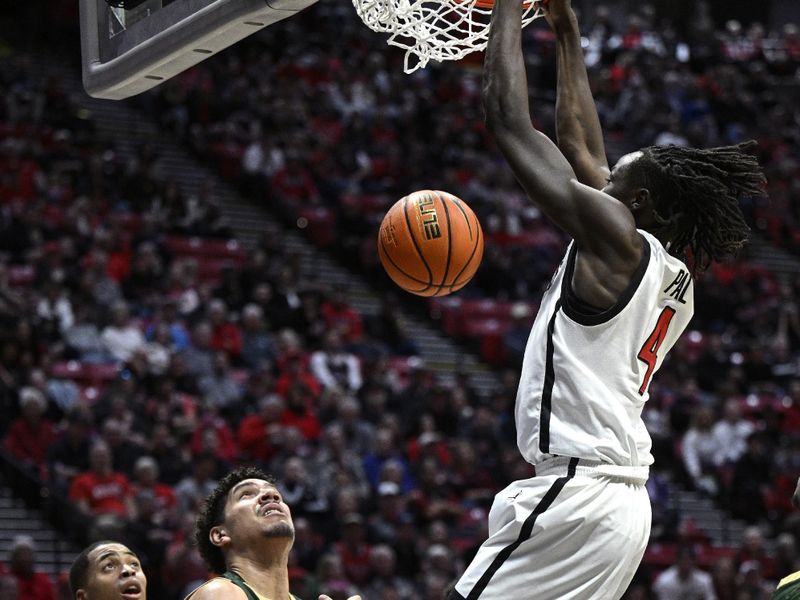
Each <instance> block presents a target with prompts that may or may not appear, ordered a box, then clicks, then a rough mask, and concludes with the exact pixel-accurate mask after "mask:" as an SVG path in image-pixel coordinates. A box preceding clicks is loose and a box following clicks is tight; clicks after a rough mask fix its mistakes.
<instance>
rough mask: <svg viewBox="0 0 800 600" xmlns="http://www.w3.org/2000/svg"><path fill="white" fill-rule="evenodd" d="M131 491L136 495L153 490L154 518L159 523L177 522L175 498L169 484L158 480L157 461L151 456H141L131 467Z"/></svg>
mask: <svg viewBox="0 0 800 600" xmlns="http://www.w3.org/2000/svg"><path fill="white" fill-rule="evenodd" d="M133 475H134V477H135V479H134V481H133V485H132V486H131V487H132V491H133V494H134V495H136V494H138V493H139V492H141V491H144V490H150V491H151V492H153V501H154V504H155V506H154V520H155V521H156V522H157V523H160V524H167V525H170V524H174V523H176V522H177V512H176V507H177V498H176V496H175V491H174V490H173V489H172V487H171V486H169V485H167V484H165V483H160V482H159V481H158V463H156V461H155V459H154V458H153V457H152V456H142V457H140V458H139V459H138V460H137V461H136V464H135V465H134V467H133Z"/></svg>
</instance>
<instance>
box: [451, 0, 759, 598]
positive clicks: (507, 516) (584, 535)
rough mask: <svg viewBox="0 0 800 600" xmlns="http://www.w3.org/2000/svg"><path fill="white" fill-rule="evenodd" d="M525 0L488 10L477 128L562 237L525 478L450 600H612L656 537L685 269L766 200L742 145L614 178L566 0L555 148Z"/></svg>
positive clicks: (526, 363)
mask: <svg viewBox="0 0 800 600" xmlns="http://www.w3.org/2000/svg"><path fill="white" fill-rule="evenodd" d="M521 13H522V2H520V1H519V0H495V7H494V11H493V15H492V24H491V30H490V33H489V44H488V48H487V53H486V59H485V72H484V78H485V79H484V92H483V102H484V109H485V112H486V123H487V126H488V128H489V130H490V132H491V133H492V135H493V137H494V139H495V140H496V142H497V145H498V147H499V148H500V150H501V151H502V153H503V154H504V156H505V157H506V159H507V160H508V162H509V164H510V165H511V168H512V169H513V171H514V173H515V175H516V176H517V179H518V180H519V181H520V183H521V184H522V186H523V187H524V188H525V190H526V192H527V193H528V196H529V197H530V199H531V201H532V202H534V203H535V204H536V205H537V206H538V207H539V208H540V209H541V210H542V212H543V213H544V214H545V215H547V217H548V218H550V219H551V220H552V221H553V222H554V223H555V224H556V225H558V226H559V227H561V228H562V229H563V230H564V231H566V232H567V233H568V234H569V235H570V236H571V237H572V242H571V243H570V245H569V248H568V249H567V253H566V256H565V257H564V259H563V260H562V262H561V265H560V266H559V268H558V270H557V271H556V273H555V275H554V276H553V279H552V283H551V285H550V287H549V289H548V291H547V292H546V293H545V295H544V297H543V299H542V302H541V307H540V309H539V313H538V315H537V317H536V320H535V322H534V324H533V328H532V330H531V333H530V337H529V340H528V344H527V347H526V351H525V357H524V360H523V366H522V373H521V380H520V384H519V389H518V392H517V402H516V425H517V442H518V446H519V448H520V451H521V452H522V455H523V456H524V458H525V459H526V460H527V461H528V462H530V463H532V464H534V465H535V466H536V477H533V478H531V479H527V480H523V481H516V482H514V483H512V484H511V485H509V486H508V487H507V488H506V489H505V490H503V491H501V492H500V493H498V494H497V496H496V497H495V501H494V504H493V506H492V508H491V511H490V513H489V538H488V539H487V540H486V542H485V543H484V544H483V545H482V546H481V548H480V550H479V551H478V553H477V555H476V556H475V558H474V559H473V561H472V563H471V564H470V565H469V566H468V567H467V569H466V571H465V573H464V574H463V576H462V577H461V579H459V581H458V582H457V583H456V585H455V589H454V590H453V591H452V592H451V594H450V599H451V600H455V599H458V600H464V599H466V600H477V599H478V598H480V599H481V600H501V599H502V600H507V599H508V598H531V599H533V598H535V599H536V600H556V599H558V600H568V599H581V600H589V599H591V600H607V599H616V598H619V597H620V596H622V594H623V593H624V592H625V590H626V588H627V586H628V584H629V583H630V580H631V578H632V577H633V574H634V571H635V570H636V568H637V566H638V564H639V562H640V560H641V558H642V554H643V553H644V550H645V546H646V544H647V540H648V536H649V533H650V502H649V499H648V495H647V491H646V490H645V487H644V484H645V482H646V481H647V477H648V467H649V465H650V464H651V463H652V460H653V459H652V456H651V454H650V446H651V443H650V437H649V435H648V433H647V430H646V429H645V426H644V423H643V422H642V420H641V412H642V407H643V405H644V403H645V402H646V401H647V398H648V385H649V383H650V381H651V379H652V377H653V374H654V373H655V372H656V371H657V370H658V368H659V366H660V365H661V363H662V361H663V360H664V356H665V355H666V353H667V352H668V351H669V349H670V348H672V346H673V344H674V343H675V341H676V340H677V339H678V337H679V335H680V334H681V332H682V331H683V329H684V328H685V327H686V325H687V323H688V322H689V319H690V318H691V316H692V311H693V282H692V270H691V269H689V268H688V267H687V266H686V264H685V263H684V262H683V261H682V260H681V259H680V258H679V257H681V256H682V255H683V254H684V253H686V252H690V253H691V254H692V255H693V259H694V265H695V267H696V268H701V269H702V268H704V267H706V266H707V265H708V264H709V263H710V262H711V261H712V260H718V259H722V258H723V257H725V256H727V255H729V254H733V253H735V251H736V250H738V249H739V248H741V247H742V245H743V244H744V243H745V241H746V239H747V234H748V228H747V226H746V224H745V222H744V220H743V217H742V214H741V211H740V209H739V198H740V197H741V196H743V195H763V193H764V191H763V190H764V176H763V174H762V172H761V169H760V168H759V166H758V163H757V161H756V160H755V159H754V158H753V157H751V156H750V155H749V154H748V150H750V146H751V145H750V144H746V145H740V146H734V147H725V148H715V149H708V150H694V149H689V148H679V147H674V146H668V147H650V148H645V149H643V150H641V151H638V152H634V153H632V154H628V155H626V156H624V157H622V158H621V159H620V160H619V162H618V163H617V164H616V165H615V166H614V168H613V169H611V170H610V171H609V168H608V163H607V162H606V157H605V151H604V146H603V140H602V132H601V129H600V123H599V119H598V116H597V112H596V109H595V106H594V102H593V99H592V97H591V92H590V89H589V83H588V78H587V74H586V68H585V64H584V60H583V54H582V51H581V43H580V34H579V31H578V25H577V20H576V18H575V15H574V13H573V11H572V9H571V7H570V3H569V0H550V1H549V4H548V6H547V15H546V17H547V20H548V22H549V23H550V25H551V27H552V28H553V30H554V31H555V33H556V38H557V60H558V90H557V106H556V118H557V132H558V144H559V145H558V147H556V146H555V145H554V144H553V143H552V142H551V141H550V140H549V139H548V138H547V137H546V136H545V135H544V134H542V133H540V132H539V131H537V130H535V129H534V127H533V126H532V124H531V117H530V112H529V106H528V86H527V80H526V74H525V66H524V59H523V54H522V49H521V42H520V37H521V36H520V30H521V26H520V22H521Z"/></svg>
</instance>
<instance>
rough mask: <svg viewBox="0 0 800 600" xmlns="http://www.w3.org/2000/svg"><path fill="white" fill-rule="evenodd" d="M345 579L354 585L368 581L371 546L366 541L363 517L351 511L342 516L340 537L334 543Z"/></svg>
mask: <svg viewBox="0 0 800 600" xmlns="http://www.w3.org/2000/svg"><path fill="white" fill-rule="evenodd" d="M334 548H335V550H336V553H337V554H338V555H339V559H340V560H341V561H342V568H343V570H344V574H345V576H346V577H347V580H348V581H349V582H351V583H354V584H356V585H359V586H360V585H364V584H365V583H367V581H369V576H370V571H371V569H372V565H371V561H372V546H371V545H370V544H368V543H367V541H366V530H365V527H364V517H362V516H361V515H360V514H359V513H357V512H351V513H348V514H346V515H344V516H343V517H342V520H341V539H340V541H339V542H337V543H336V544H334Z"/></svg>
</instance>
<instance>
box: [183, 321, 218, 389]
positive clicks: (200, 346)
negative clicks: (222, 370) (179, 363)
mask: <svg viewBox="0 0 800 600" xmlns="http://www.w3.org/2000/svg"><path fill="white" fill-rule="evenodd" d="M211 336H212V329H211V324H210V323H209V322H208V321H200V322H199V323H197V324H196V325H195V326H194V329H193V330H192V343H191V345H190V346H189V347H188V348H187V349H186V351H185V352H184V353H183V357H184V361H185V363H186V371H187V372H188V373H189V374H190V375H194V376H196V377H201V376H203V375H205V374H207V373H211V371H212V370H213V368H214V350H213V349H212V348H211Z"/></svg>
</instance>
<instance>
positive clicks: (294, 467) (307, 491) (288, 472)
mask: <svg viewBox="0 0 800 600" xmlns="http://www.w3.org/2000/svg"><path fill="white" fill-rule="evenodd" d="M277 485H278V489H280V491H281V494H282V495H283V500H284V502H286V504H288V505H289V506H291V507H292V514H295V515H298V516H301V517H306V518H307V519H308V520H309V521H310V522H311V524H312V526H313V527H314V529H315V530H316V529H319V528H320V527H322V526H323V525H324V521H325V520H326V519H328V518H330V515H331V504H330V499H329V498H328V496H327V491H326V490H324V489H322V488H321V487H320V486H319V485H317V484H316V482H315V481H312V479H311V478H310V477H309V474H308V469H307V468H306V464H305V462H304V461H303V459H302V458H299V457H297V456H294V457H291V458H289V459H288V460H287V461H286V464H285V467H284V469H283V475H282V476H281V477H279V478H278V481H277Z"/></svg>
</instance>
